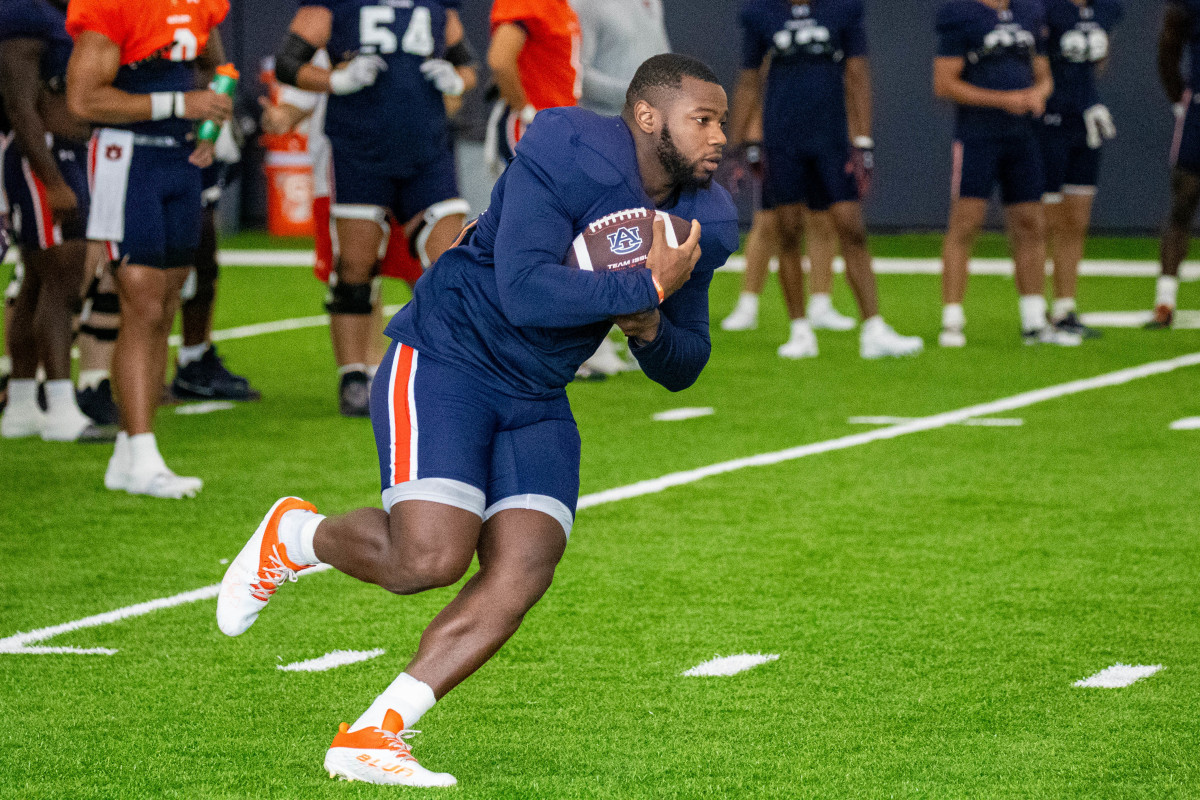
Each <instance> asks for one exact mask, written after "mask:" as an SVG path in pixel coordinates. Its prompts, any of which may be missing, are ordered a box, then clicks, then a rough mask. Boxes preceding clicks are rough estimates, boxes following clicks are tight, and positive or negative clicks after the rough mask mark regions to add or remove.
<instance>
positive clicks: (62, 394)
mask: <svg viewBox="0 0 1200 800" xmlns="http://www.w3.org/2000/svg"><path fill="white" fill-rule="evenodd" d="M46 408H47V412H46V413H48V414H50V415H52V416H58V415H65V416H83V412H82V411H80V410H79V403H78V402H77V401H76V400H75V384H73V383H72V382H71V380H70V379H69V378H68V379H64V380H54V381H46Z"/></svg>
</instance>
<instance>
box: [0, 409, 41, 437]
mask: <svg viewBox="0 0 1200 800" xmlns="http://www.w3.org/2000/svg"><path fill="white" fill-rule="evenodd" d="M45 428H46V414H45V412H44V411H42V410H41V409H40V408H38V407H37V404H36V403H33V404H26V403H21V404H20V405H14V404H13V403H9V404H8V407H7V408H5V409H4V416H0V436H3V437H4V438H5V439H24V438H27V437H29V436H41V435H42V431H43V430H45Z"/></svg>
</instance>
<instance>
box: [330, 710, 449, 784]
mask: <svg viewBox="0 0 1200 800" xmlns="http://www.w3.org/2000/svg"><path fill="white" fill-rule="evenodd" d="M417 733H420V731H407V730H406V731H400V732H398V733H392V732H391V731H388V730H384V729H383V728H359V729H358V730H356V731H351V730H350V726H349V725H347V724H346V723H344V722H343V723H342V724H341V725H340V726H339V727H338V733H337V736H334V737H333V744H331V745H330V746H329V752H327V753H326V754H325V770H326V771H327V772H328V773H329V777H331V778H342V779H343V780H347V781H362V782H363V783H374V784H380V785H386V786H421V787H434V786H454V785H456V784H457V783H458V781H457V780H456V779H455V777H454V776H453V775H451V774H450V773H448V772H431V771H430V770H427V769H425V768H424V767H422V766H421V765H420V764H418V763H417V760H416V759H415V758H413V754H412V749H411V748H410V747H409V746H408V742H406V741H404V740H405V739H408V738H411V737H412V736H413V735H415V734H417Z"/></svg>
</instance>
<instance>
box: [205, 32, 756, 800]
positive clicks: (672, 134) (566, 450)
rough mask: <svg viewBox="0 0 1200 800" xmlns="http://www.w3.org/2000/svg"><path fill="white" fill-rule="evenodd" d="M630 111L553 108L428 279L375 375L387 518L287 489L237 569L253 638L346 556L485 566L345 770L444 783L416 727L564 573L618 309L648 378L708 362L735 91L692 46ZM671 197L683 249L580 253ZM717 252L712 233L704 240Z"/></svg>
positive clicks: (334, 769)
mask: <svg viewBox="0 0 1200 800" xmlns="http://www.w3.org/2000/svg"><path fill="white" fill-rule="evenodd" d="M628 98H629V99H628V101H627V102H626V105H625V112H624V115H623V117H599V116H597V115H595V114H593V113H592V112H590V111H585V110H583V109H556V110H553V111H548V112H545V113H544V114H540V115H538V119H537V121H536V122H535V123H534V124H533V126H532V127H531V128H530V129H529V131H528V132H527V135H526V136H525V138H524V139H523V140H522V142H521V144H520V146H518V148H517V152H516V158H515V160H514V161H513V163H512V164H511V165H510V167H509V169H508V170H507V171H506V172H505V173H504V175H503V176H502V177H501V178H500V180H499V182H498V183H497V184H496V187H495V189H494V191H493V192H492V202H491V205H490V207H489V208H488V210H487V211H486V212H484V214H483V215H482V216H481V217H480V218H479V220H478V222H477V224H474V225H472V226H471V227H469V228H468V229H467V231H466V232H465V233H464V236H463V243H462V244H461V245H460V246H458V247H455V248H453V249H452V250H450V251H448V252H447V253H446V254H445V255H444V256H442V258H441V259H440V260H439V261H438V263H437V265H436V266H435V267H434V268H433V269H432V270H430V271H429V272H427V273H426V274H425V276H424V278H422V279H421V280H420V281H419V282H418V283H417V286H416V296H415V297H414V299H413V301H412V302H411V303H409V304H408V305H407V306H406V307H405V308H404V309H403V310H402V311H400V313H399V314H397V315H396V317H395V318H394V319H393V320H392V322H391V324H390V325H389V326H388V332H389V334H390V335H391V336H392V338H394V339H395V340H396V341H395V343H394V344H393V345H392V347H391V349H390V350H389V358H388V360H387V361H386V362H385V366H384V368H382V369H381V370H380V373H379V375H378V376H377V377H376V380H375V383H374V385H373V388H372V401H371V411H372V417H373V419H374V423H375V435H376V443H377V445H378V449H379V458H380V470H381V475H382V483H383V504H384V509H385V510H383V511H381V510H379V509H361V510H359V511H355V512H352V513H350V514H347V515H345V516H341V517H330V518H328V519H327V518H325V517H322V516H320V515H319V514H317V513H316V511H315V509H314V508H313V507H312V506H311V505H309V504H308V503H306V502H304V501H302V500H299V499H297V498H285V499H283V500H281V501H279V502H278V503H276V504H275V506H274V507H273V508H272V509H271V511H270V512H268V514H267V517H266V519H265V520H264V522H263V524H262V525H261V526H260V527H259V529H258V530H257V531H256V532H255V534H254V536H253V537H251V539H250V541H249V543H247V545H246V546H245V548H244V549H243V550H242V552H241V553H239V554H238V556H237V558H236V559H235V560H234V562H233V563H232V564H231V565H230V567H229V570H228V572H226V574H225V578H224V580H223V581H222V584H221V593H220V596H219V598H218V601H217V622H218V624H219V625H220V628H221V630H222V631H224V632H225V633H227V634H229V635H231V636H236V635H238V634H240V633H242V632H243V631H245V630H246V629H247V628H249V627H250V625H251V624H253V622H254V620H255V618H256V617H257V616H258V613H259V612H260V611H261V610H262V609H263V608H264V607H265V606H266V603H267V601H268V600H269V599H270V597H271V595H272V594H273V593H274V592H275V591H276V589H278V587H279V586H280V585H281V584H282V583H283V582H284V581H285V580H288V579H290V578H293V577H294V576H295V573H296V572H298V571H300V570H303V569H306V568H308V567H310V566H312V565H315V564H318V563H322V562H324V563H329V564H332V565H334V566H335V567H337V568H338V569H340V570H342V571H344V572H346V573H347V574H350V575H353V576H355V577H357V578H359V579H361V580H364V581H367V582H369V583H375V584H378V585H380V586H382V587H384V588H385V589H388V590H390V591H393V592H396V593H398V594H414V593H417V592H421V591H424V590H426V589H430V588H433V587H437V586H449V585H452V584H453V583H455V582H456V581H458V580H459V578H461V577H462V576H463V574H464V573H465V572H466V571H467V569H468V567H469V566H470V565H471V560H472V557H473V556H474V555H475V554H478V556H479V564H480V567H479V571H478V572H476V573H475V575H474V576H473V577H472V578H471V579H470V580H469V581H467V583H466V585H465V586H464V587H463V589H462V591H461V592H459V594H458V596H457V597H456V598H455V599H454V600H453V601H452V602H451V603H450V604H449V605H448V606H447V607H446V608H445V609H444V610H443V611H442V612H441V613H440V614H438V616H437V617H436V618H434V620H433V622H432V623H430V625H429V626H428V627H427V628H426V629H425V632H424V634H423V635H422V637H421V644H420V648H419V649H418V651H417V654H416V656H415V658H414V659H413V660H412V661H411V662H410V663H409V664H408V667H407V668H406V671H405V672H404V673H402V674H401V675H400V676H399V677H398V678H397V679H396V680H395V682H393V683H392V684H391V685H390V686H389V687H388V688H387V689H386V690H385V691H384V692H383V694H381V695H380V696H379V697H378V698H377V699H376V700H375V702H374V703H372V704H371V706H370V707H369V708H368V709H367V710H366V712H365V713H363V715H362V716H361V717H359V718H358V720H357V721H356V722H355V723H354V724H353V725H346V724H344V723H343V724H342V726H341V729H340V731H339V733H338V734H337V736H336V737H335V738H334V740H333V745H332V746H331V747H330V749H329V752H328V754H327V755H326V757H325V767H326V769H327V770H329V772H330V773H331V774H336V775H340V776H342V777H346V778H352V779H354V780H363V781H367V782H370V783H391V784H407V785H413V786H448V785H452V784H454V783H455V779H454V777H453V776H451V775H448V774H445V773H433V772H430V771H429V770H426V769H425V768H423V767H421V766H420V765H419V764H417V762H416V761H415V760H414V759H413V757H412V754H411V752H410V751H409V747H408V745H407V744H406V743H405V742H404V741H403V739H404V738H406V737H407V736H409V735H410V731H411V728H412V727H413V726H414V725H415V724H416V723H417V720H418V719H419V718H420V717H421V715H422V714H424V713H425V712H427V711H428V710H429V709H430V708H431V707H432V706H433V704H434V702H435V700H436V699H439V698H441V697H443V696H445V694H446V693H447V692H449V691H450V690H451V689H453V688H454V687H455V686H456V685H458V684H459V683H460V682H462V681H463V680H465V679H466V678H467V677H468V676H470V675H471V674H472V673H473V672H475V670H477V669H478V668H479V667H480V666H482V665H483V664H484V663H485V662H486V661H487V660H488V659H489V658H491V656H492V655H493V654H494V653H495V652H496V651H497V650H498V649H499V648H500V647H501V646H502V645H503V644H504V642H505V641H507V639H508V638H509V637H510V636H512V634H513V633H514V632H515V631H516V630H517V627H518V626H519V625H520V624H521V620H522V618H523V617H524V616H525V614H526V612H528V611H529V609H530V608H531V607H532V606H533V604H534V603H536V602H537V600H538V599H539V598H540V597H541V596H542V594H543V593H544V592H545V591H546V589H547V588H548V587H549V585H550V581H551V579H552V577H553V575H554V569H555V566H556V565H557V563H558V561H559V559H560V558H561V557H562V554H563V552H564V550H565V548H566V544H567V537H568V536H569V534H570V531H571V526H572V524H573V523H574V509H575V505H576V502H577V500H578V493H579V453H580V442H579V432H578V430H577V429H576V427H575V423H574V419H573V418H572V416H571V409H570V406H569V404H568V401H567V396H566V393H565V391H564V387H565V386H566V385H567V383H569V382H570V380H571V378H572V376H573V375H574V374H575V370H576V368H578V366H579V365H580V363H582V362H583V360H584V359H585V358H586V357H587V356H588V355H589V354H591V353H592V351H593V350H595V348H596V343H597V342H598V341H599V339H600V337H601V336H604V335H605V334H606V333H607V332H608V329H609V327H610V326H611V325H612V323H613V322H614V321H615V322H616V323H617V324H618V325H620V326H621V329H622V330H623V331H624V332H625V333H626V334H627V335H628V336H629V338H630V341H631V342H632V343H633V344H632V348H633V351H634V353H635V355H636V356H637V358H638V361H639V362H640V363H641V366H642V369H643V370H644V371H645V373H646V374H647V375H648V376H649V377H650V378H652V379H653V380H655V381H657V382H658V383H660V384H662V385H663V386H665V387H667V388H668V389H671V390H674V391H678V390H681V389H684V388H686V387H687V386H689V385H691V384H692V383H693V382H694V381H695V380H696V378H697V377H698V376H699V374H700V371H701V370H702V369H703V367H704V365H705V363H706V362H707V361H708V356H709V351H710V344H709V338H708V287H709V284H710V282H711V280H712V271H713V270H714V269H716V268H717V267H719V266H721V264H723V263H724V262H725V259H726V258H727V257H728V256H729V254H730V253H731V252H732V251H733V250H734V249H735V248H736V247H737V244H738V236H737V212H736V209H734V207H733V203H732V201H731V200H730V198H729V195H728V194H727V193H726V192H725V191H724V190H723V189H721V188H720V187H719V186H712V176H713V173H714V172H715V171H716V169H717V166H718V165H719V163H720V160H721V151H722V148H723V146H724V144H725V134H724V133H723V132H722V130H721V124H722V122H723V121H724V117H725V113H726V101H725V92H724V91H723V90H722V89H721V86H720V84H719V83H718V82H717V78H716V76H715V75H713V73H712V72H711V71H710V70H709V69H708V68H707V67H705V66H704V65H703V64H701V63H700V62H698V61H695V60H694V59H690V58H687V57H686V56H672V55H663V56H656V57H654V58H652V59H650V60H649V61H647V62H646V63H645V64H644V65H643V66H642V68H641V69H639V71H638V73H637V75H636V76H635V77H634V79H633V82H632V84H631V85H630V87H629V94H628ZM636 207H642V208H646V207H649V208H661V209H662V210H664V211H668V212H670V213H673V214H676V215H678V216H682V217H683V218H685V219H687V218H691V219H693V220H694V221H693V223H692V231H691V235H690V236H689V238H688V239H687V240H686V241H685V242H683V243H682V244H681V245H680V246H679V247H678V248H672V247H669V246H667V244H666V241H665V237H664V229H663V227H662V223H661V222H656V223H655V233H654V243H653V248H652V249H651V251H650V255H649V260H648V262H647V267H648V268H647V269H634V270H625V271H611V272H609V271H600V272H591V271H585V270H579V269H574V268H570V267H566V266H563V262H564V260H565V258H566V253H567V251H568V250H569V249H570V247H571V242H572V240H573V239H574V238H575V237H576V236H577V235H578V234H580V233H581V232H582V231H584V230H585V229H586V228H587V227H588V225H589V224H590V223H591V222H593V221H595V220H597V219H600V218H602V217H605V216H607V215H610V214H613V213H616V212H618V211H623V210H627V209H630V208H636ZM698 245H699V246H698Z"/></svg>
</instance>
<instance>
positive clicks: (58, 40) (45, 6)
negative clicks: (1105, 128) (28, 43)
mask: <svg viewBox="0 0 1200 800" xmlns="http://www.w3.org/2000/svg"><path fill="white" fill-rule="evenodd" d="M5 39H41V40H42V41H43V42H45V43H46V52H45V53H44V54H43V55H42V63H41V65H40V76H41V79H42V84H43V85H44V86H45V87H46V88H47V89H49V90H50V91H52V92H62V91H64V90H65V89H66V82H67V62H68V61H69V60H70V59H71V49H72V48H73V47H74V42H72V41H71V37H70V36H69V35H67V15H66V13H65V12H63V11H60V10H59V9H58V8H57V7H56V6H53V5H51V4H50V3H48V2H46V0H0V41H4V40H5Z"/></svg>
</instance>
